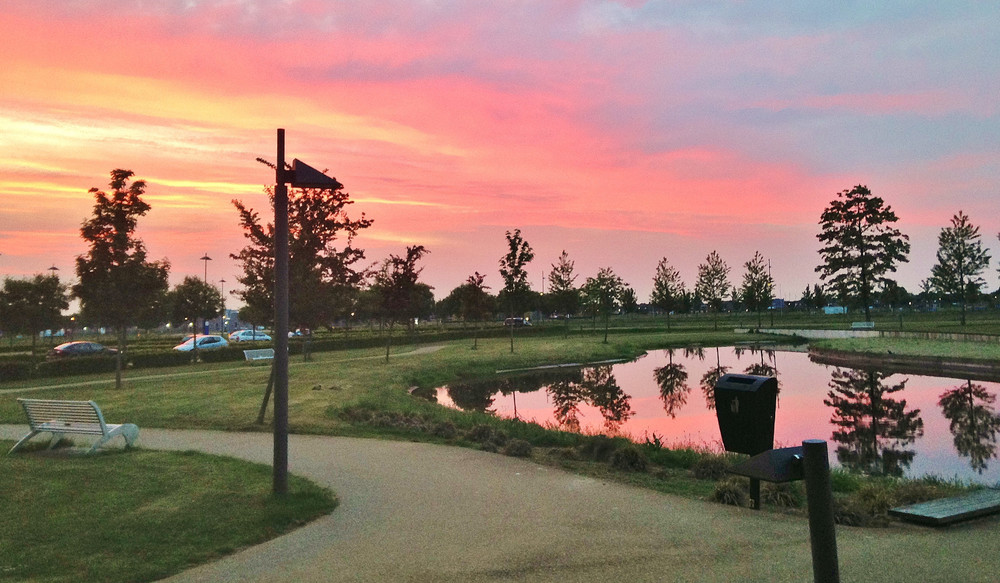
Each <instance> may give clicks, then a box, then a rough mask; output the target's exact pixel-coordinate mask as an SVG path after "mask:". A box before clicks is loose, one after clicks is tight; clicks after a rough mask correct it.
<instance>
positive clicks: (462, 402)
mask: <svg viewBox="0 0 1000 583" xmlns="http://www.w3.org/2000/svg"><path fill="white" fill-rule="evenodd" d="M725 373H743V374H758V375H765V376H776V377H777V378H778V383H779V393H778V410H777V415H776V420H775V430H774V439H775V447H784V446H792V445H800V444H801V442H802V441H803V440H804V439H824V440H826V441H827V442H828V444H829V448H830V450H831V463H833V464H834V465H840V466H844V467H847V468H850V469H856V470H862V471H868V472H872V473H879V474H888V475H897V476H903V475H905V476H910V477H916V476H922V475H925V474H935V475H938V476H942V477H945V478H954V477H958V478H960V479H963V480H969V481H974V482H979V483H984V484H991V485H992V484H996V483H998V482H1000V460H997V459H996V457H997V434H998V431H1000V416H998V414H997V410H996V403H995V401H996V395H997V392H998V391H1000V384H998V383H987V382H980V381H972V382H970V381H966V380H962V379H949V378H938V377H928V376H918V375H907V374H893V375H885V374H882V373H879V372H872V371H862V370H855V369H849V368H840V367H833V366H827V365H822V364H817V363H814V362H812V361H810V360H809V357H808V355H806V354H805V353H802V352H793V351H782V350H771V349H757V348H749V347H747V348H741V347H724V348H705V349H685V350H669V351H667V350H659V351H654V352H650V353H649V354H647V355H646V356H644V357H642V358H639V359H638V360H635V361H632V362H627V363H620V364H614V365H604V366H596V367H588V368H582V369H560V370H556V371H551V370H550V371H540V372H531V373H527V374H515V375H502V376H501V377H499V378H498V379H493V380H491V381H488V382H482V383H474V384H461V385H450V386H447V387H442V388H440V389H438V391H437V399H438V402H440V403H442V404H444V405H448V406H451V407H458V408H462V409H467V410H479V411H491V412H493V413H495V414H497V415H500V416H504V417H515V416H516V417H518V418H520V419H523V420H525V421H534V422H536V423H539V424H542V425H547V426H553V427H559V428H562V429H568V430H572V431H582V432H585V433H603V434H606V435H624V436H627V437H631V438H632V439H633V440H636V441H639V442H642V441H643V440H645V439H647V438H649V439H652V438H654V436H655V437H656V438H658V439H660V440H661V441H662V442H663V443H664V444H665V445H669V446H695V447H701V448H709V449H712V450H715V451H721V450H722V440H721V437H720V435H719V426H718V422H717V420H716V416H715V411H714V402H713V391H712V390H713V388H714V386H715V381H716V379H717V378H718V377H719V376H721V374H725Z"/></svg>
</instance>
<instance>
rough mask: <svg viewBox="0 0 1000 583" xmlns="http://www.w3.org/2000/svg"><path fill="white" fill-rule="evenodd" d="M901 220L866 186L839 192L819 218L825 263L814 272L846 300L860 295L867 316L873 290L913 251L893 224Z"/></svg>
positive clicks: (905, 237)
mask: <svg viewBox="0 0 1000 583" xmlns="http://www.w3.org/2000/svg"><path fill="white" fill-rule="evenodd" d="M897 220H898V218H897V217H896V213H894V212H892V208H891V207H889V206H888V205H886V204H885V201H883V200H882V199H881V198H879V197H877V196H874V195H872V192H871V191H870V190H868V187H866V186H862V185H858V186H855V187H854V188H853V189H851V190H844V191H842V192H840V193H839V194H838V195H837V199H835V200H833V201H832V202H830V206H828V207H827V208H826V209H825V210H824V211H823V214H822V215H821V217H820V226H821V228H822V230H821V231H820V233H819V234H818V235H816V237H817V238H818V239H819V240H820V243H822V244H823V247H822V248H820V250H819V253H820V256H821V257H822V259H823V264H822V265H820V266H818V267H817V268H816V271H817V272H818V273H819V274H820V278H821V279H823V280H824V281H826V280H827V279H829V280H830V285H831V286H833V288H834V289H835V290H837V291H838V292H839V293H841V297H842V299H847V298H858V300H859V301H860V302H861V305H862V306H863V307H864V310H865V319H866V320H871V301H872V295H873V292H874V290H875V289H876V287H877V286H879V285H881V284H882V282H884V281H885V274H886V273H888V272H894V271H896V264H897V263H901V262H906V260H907V259H906V255H907V254H908V253H909V252H910V244H909V242H908V240H909V238H908V237H907V236H906V235H904V234H902V233H900V232H899V230H897V229H896V228H894V227H892V226H891V224H892V223H895V222H896V221H897Z"/></svg>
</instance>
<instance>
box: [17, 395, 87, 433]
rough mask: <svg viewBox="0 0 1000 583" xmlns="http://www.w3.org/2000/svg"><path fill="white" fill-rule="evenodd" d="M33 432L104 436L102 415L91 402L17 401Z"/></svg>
mask: <svg viewBox="0 0 1000 583" xmlns="http://www.w3.org/2000/svg"><path fill="white" fill-rule="evenodd" d="M17 401H18V402H19V403H20V404H21V407H23V408H24V413H25V415H27V416H28V424H29V425H31V428H32V429H33V430H46V431H47V430H49V429H62V430H64V431H71V432H74V433H94V434H104V433H106V432H107V427H106V425H105V423H104V415H102V414H101V410H100V409H99V408H98V407H97V403H95V402H93V401H56V400H50V399H18V400H17Z"/></svg>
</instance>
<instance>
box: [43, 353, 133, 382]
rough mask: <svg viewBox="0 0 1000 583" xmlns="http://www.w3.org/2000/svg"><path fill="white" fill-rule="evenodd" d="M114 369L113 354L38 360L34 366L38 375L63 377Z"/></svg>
mask: <svg viewBox="0 0 1000 583" xmlns="http://www.w3.org/2000/svg"><path fill="white" fill-rule="evenodd" d="M114 370H115V357H113V356H86V357H79V358H63V359H59V360H51V361H45V362H40V363H38V365H37V366H36V367H35V373H36V374H37V376H40V377H64V376H70V375H83V374H93V373H102V372H112V371H114Z"/></svg>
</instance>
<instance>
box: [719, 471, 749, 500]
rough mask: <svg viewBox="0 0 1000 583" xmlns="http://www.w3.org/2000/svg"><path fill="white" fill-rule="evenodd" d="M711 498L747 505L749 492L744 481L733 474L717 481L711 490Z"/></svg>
mask: <svg viewBox="0 0 1000 583" xmlns="http://www.w3.org/2000/svg"><path fill="white" fill-rule="evenodd" d="M712 500H714V501H716V502H721V503H723V504H730V505H732V506H749V505H750V493H749V492H748V489H747V484H746V481H745V480H743V479H741V478H737V477H735V476H734V477H731V478H727V479H725V480H723V481H721V482H719V483H718V484H716V485H715V490H714V491H713V492H712Z"/></svg>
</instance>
